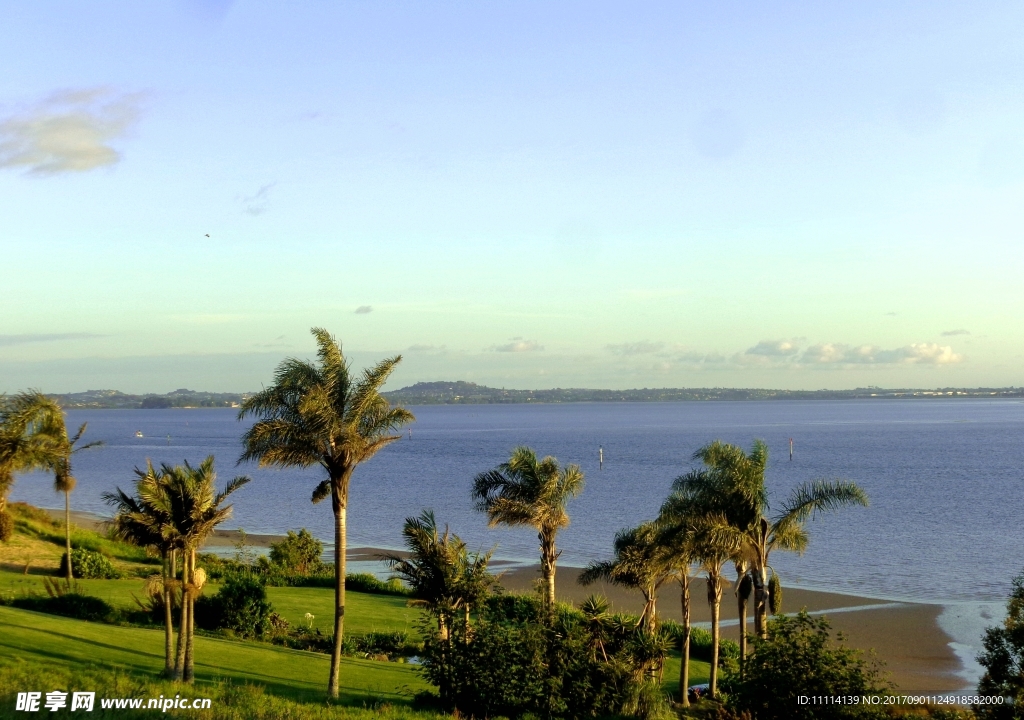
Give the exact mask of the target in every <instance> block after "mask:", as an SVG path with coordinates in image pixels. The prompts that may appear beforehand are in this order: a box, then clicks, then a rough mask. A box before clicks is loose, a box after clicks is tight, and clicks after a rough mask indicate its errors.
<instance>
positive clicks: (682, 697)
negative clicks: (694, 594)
mask: <svg viewBox="0 0 1024 720" xmlns="http://www.w3.org/2000/svg"><path fill="white" fill-rule="evenodd" d="M679 585H680V592H679V603H680V605H682V607H681V608H680V609H681V610H682V614H683V642H682V644H681V646H680V652H679V654H680V659H679V702H680V703H682V705H683V707H689V705H690V697H689V695H688V694H687V690H688V689H689V686H690V578H689V577H687V576H685V575H684V576H683V579H682V580H680V581H679Z"/></svg>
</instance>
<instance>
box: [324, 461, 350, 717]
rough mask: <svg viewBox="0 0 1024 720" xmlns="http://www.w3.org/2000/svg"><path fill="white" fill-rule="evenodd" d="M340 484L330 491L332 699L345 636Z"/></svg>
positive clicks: (343, 518)
mask: <svg viewBox="0 0 1024 720" xmlns="http://www.w3.org/2000/svg"><path fill="white" fill-rule="evenodd" d="M340 482H344V480H340V481H336V482H334V483H333V484H332V489H331V503H332V505H333V509H334V647H333V648H332V649H331V676H330V679H329V681H328V685H327V692H328V694H329V695H330V696H331V697H332V698H336V697H338V681H339V679H340V676H341V642H342V639H343V638H344V635H345V550H346V549H347V542H348V537H347V534H346V531H347V529H348V528H347V521H348V517H347V515H346V513H347V512H348V509H347V508H346V504H347V503H346V501H347V498H342V497H341V488H340V487H339V484H340ZM346 486H347V483H346Z"/></svg>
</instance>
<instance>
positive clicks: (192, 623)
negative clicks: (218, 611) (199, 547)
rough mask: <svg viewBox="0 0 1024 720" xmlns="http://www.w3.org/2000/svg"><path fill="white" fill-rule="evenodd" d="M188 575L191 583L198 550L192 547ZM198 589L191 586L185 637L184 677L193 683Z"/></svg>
mask: <svg viewBox="0 0 1024 720" xmlns="http://www.w3.org/2000/svg"><path fill="white" fill-rule="evenodd" d="M186 562H187V563H188V577H189V582H190V584H191V582H192V579H193V578H194V577H195V576H196V550H195V548H192V550H191V551H189V554H188V559H187V560H186ZM196 594H197V593H196V591H195V588H189V591H188V593H187V594H186V598H187V601H188V627H187V628H186V630H187V632H188V637H187V638H186V639H185V672H184V674H183V678H184V680H185V682H187V683H191V682H192V681H193V679H194V678H195V674H196V671H195V660H194V658H193V653H194V651H195V640H196V613H195V609H196Z"/></svg>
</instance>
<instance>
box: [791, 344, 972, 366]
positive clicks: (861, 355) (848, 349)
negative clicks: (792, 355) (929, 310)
mask: <svg viewBox="0 0 1024 720" xmlns="http://www.w3.org/2000/svg"><path fill="white" fill-rule="evenodd" d="M963 359H964V356H963V355H959V354H957V353H955V352H953V348H952V347H950V346H949V345H939V344H937V343H911V344H910V345H904V346H903V347H901V348H896V349H894V350H883V349H882V348H880V347H878V346H877V345H857V346H851V345H843V344H840V343H822V344H818V345H812V346H811V347H809V348H807V350H806V351H805V352H804V354H803V355H802V356H801V358H800V361H801V362H802V363H805V364H811V365H814V364H819V365H820V364H835V363H840V364H846V365H952V364H955V363H959V362H962V361H963Z"/></svg>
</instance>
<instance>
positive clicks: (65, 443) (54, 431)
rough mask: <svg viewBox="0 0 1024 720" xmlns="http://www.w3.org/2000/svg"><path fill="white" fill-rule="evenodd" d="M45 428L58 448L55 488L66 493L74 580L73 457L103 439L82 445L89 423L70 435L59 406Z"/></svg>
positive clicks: (66, 526)
mask: <svg viewBox="0 0 1024 720" xmlns="http://www.w3.org/2000/svg"><path fill="white" fill-rule="evenodd" d="M47 418H48V422H47V423H45V430H44V432H46V433H47V434H48V435H49V436H50V437H51V438H52V439H53V443H54V446H55V447H56V449H57V453H58V456H57V459H56V462H54V463H53V464H52V466H51V469H52V470H53V489H54V490H55V491H56V492H60V493H64V544H65V552H66V553H67V554H66V557H67V579H68V583H69V584H70V583H71V580H72V567H71V492H72V491H73V490H74V489H75V486H76V485H77V484H78V481H77V480H76V479H75V476H74V475H73V474H72V471H71V457H72V456H73V455H74V454H76V453H79V452H81V451H83V450H88V449H89V448H94V447H99V446H100V445H102V444H103V441H102V440H95V441H93V442H91V443H85V444H84V445H80V444H79V442H80V441H81V439H82V436H83V435H84V434H85V428H86V426H87V423H82V425H81V427H79V428H78V432H76V433H75V434H74V435H73V436H71V437H68V430H67V426H66V425H65V424H64V413H63V412H60V409H59V406H58V411H57V412H56V413H51V414H49V415H48V416H47Z"/></svg>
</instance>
